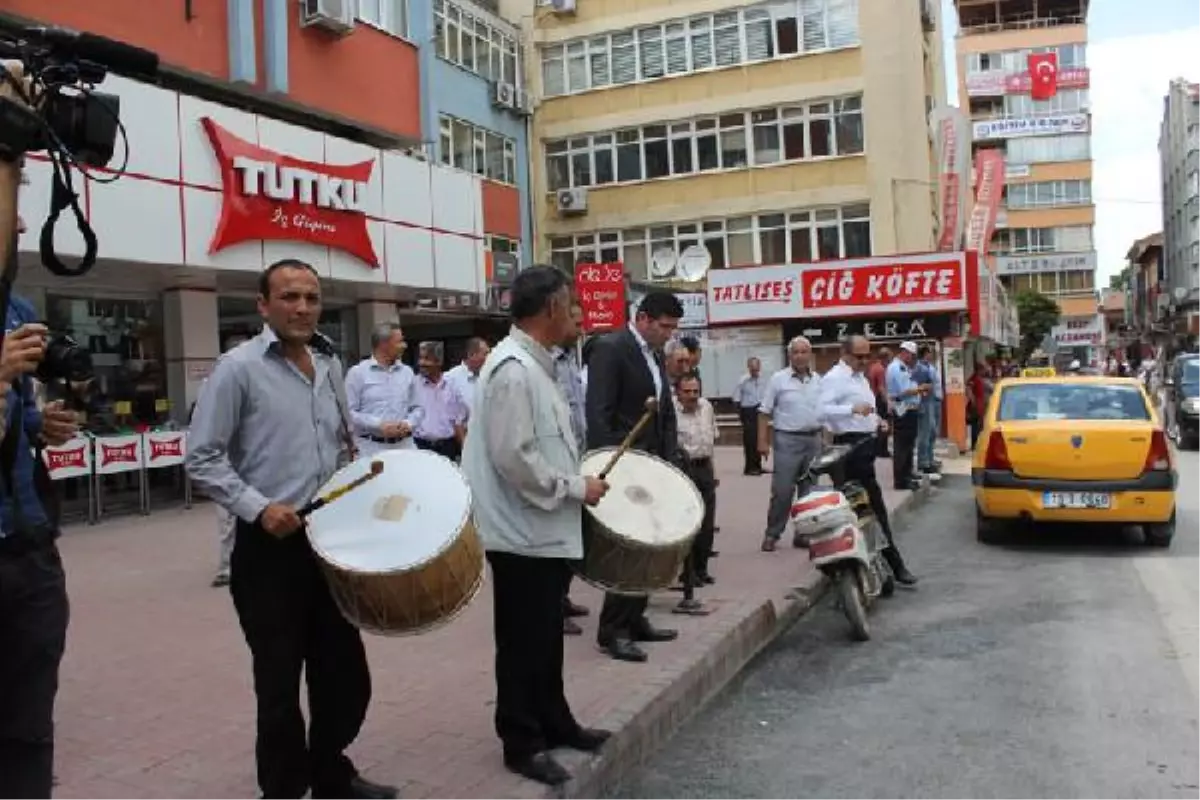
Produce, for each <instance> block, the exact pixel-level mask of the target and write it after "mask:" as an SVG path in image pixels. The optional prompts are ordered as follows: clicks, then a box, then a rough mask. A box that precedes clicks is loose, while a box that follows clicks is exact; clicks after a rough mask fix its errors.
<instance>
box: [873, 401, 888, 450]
mask: <svg viewBox="0 0 1200 800" xmlns="http://www.w3.org/2000/svg"><path fill="white" fill-rule="evenodd" d="M875 413H876V414H878V415H879V418H880V419H886V420H887V421H888V422H891V421H892V420H891V412H890V411H888V403H887V398H886V397H885V396H883V395H876V396H875ZM875 455H876V456H877V457H879V458H891V457H892V454H891V453H889V452H888V434H886V433H880V434H879V437H878V438H877V439H876V440H875Z"/></svg>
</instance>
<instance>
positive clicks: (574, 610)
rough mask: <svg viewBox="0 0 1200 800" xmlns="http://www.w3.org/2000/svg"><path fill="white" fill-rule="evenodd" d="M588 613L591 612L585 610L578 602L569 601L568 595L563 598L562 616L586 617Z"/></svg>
mask: <svg viewBox="0 0 1200 800" xmlns="http://www.w3.org/2000/svg"><path fill="white" fill-rule="evenodd" d="M590 613H591V612H590V611H588V610H587V607H586V606H581V605H579V604H578V603H573V602H571V599H570V598H569V597H568V598H567V599H565V600H563V615H564V616H567V617H586V616H587V615H588V614H590Z"/></svg>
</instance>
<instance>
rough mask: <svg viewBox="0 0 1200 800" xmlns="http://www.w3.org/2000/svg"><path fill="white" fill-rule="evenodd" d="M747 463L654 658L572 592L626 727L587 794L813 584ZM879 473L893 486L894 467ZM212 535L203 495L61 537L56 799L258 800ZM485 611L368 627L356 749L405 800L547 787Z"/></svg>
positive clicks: (606, 692) (236, 640)
mask: <svg viewBox="0 0 1200 800" xmlns="http://www.w3.org/2000/svg"><path fill="white" fill-rule="evenodd" d="M740 463H741V457H740V453H739V452H738V451H737V450H736V449H734V448H721V449H720V450H719V451H718V459H717V469H718V475H719V477H720V478H721V481H722V484H721V487H720V489H719V495H718V498H719V499H718V503H719V507H718V523H719V524H720V525H721V527H722V531H721V533H720V534H718V536H717V541H716V547H717V549H718V550H719V551H720V553H721V555H720V557H719V558H717V559H716V560H715V561H713V563H712V567H711V569H712V572H713V574H714V575H715V576H716V578H717V584H716V586H713V587H706V588H705V589H704V590H703V591H701V592H700V597H701V599H703V600H704V601H705V602H706V603H707V604H708V605H709V607H710V608H711V609H712V610H713V613H712V614H711V615H710V616H708V617H703V618H693V617H676V616H673V615H671V614H670V613H669V610H670V608H671V606H672V605H673V604H674V602H675V601H676V599H677V597H678V595H674V594H670V593H664V594H662V595H661V596H658V597H656V598H654V599H653V600H652V605H651V610H652V616H653V617H654V619H655V621H656V622H657V623H658V624H660V625H670V626H672V627H677V628H679V629H680V638H679V640H678V641H676V642H673V643H668V644H657V645H649V646H648V648H650V650H651V659H650V662H649V663H648V664H641V665H638V664H624V663H619V662H615V661H612V660H610V659H608V658H605V657H602V656H601V655H600V654H598V653H597V652H596V650H595V647H594V637H595V625H596V619H595V618H596V612H597V611H598V610H599V605H600V593H599V592H597V591H596V590H594V589H592V588H591V587H588V586H583V585H576V588H575V590H574V592H573V596H574V599H575V600H576V601H579V602H582V603H584V604H586V605H588V606H589V607H590V608H591V609H592V611H593V613H592V615H591V616H589V617H587V618H586V619H584V620H581V622H582V623H583V627H584V636H583V637H568V639H567V643H566V644H567V668H566V672H567V692H568V696H569V698H570V700H571V703H572V706H573V708H574V710H575V712H576V715H577V716H578V717H579V719H580V720H581V722H583V723H584V724H588V725H602V726H605V727H612V728H614V729H617V730H618V731H619V733H620V735H619V736H618V737H616V738H615V739H614V742H613V743H612V745H611V746H610V747H609V748H607V751H608V752H607V753H606V754H605V755H604V756H603V757H602V758H601V759H599V760H596V759H592V760H584V759H581V758H579V757H576V758H572V759H570V760H569V761H568V763H569V764H571V765H572V766H573V767H577V768H578V769H580V770H581V771H582V773H583V775H584V776H586V778H585V782H581V783H579V784H577V785H576V787H575V790H576V792H577V793H578V792H587V791H594V787H595V786H596V785H598V784H595V783H592V784H587V783H586V781H587V780H591V781H611V780H613V779H614V778H615V774H616V772H615V771H614V770H617V771H623V769H625V768H627V767H628V765H629V762H632V761H640V760H641V758H643V757H644V755H645V754H646V752H647V751H648V750H649V749H650V748H651V747H652V746H653V745H654V744H656V743H657V742H660V741H661V740H662V739H663V738H664V737H665V736H668V735H669V734H670V732H671V731H672V730H674V728H675V727H676V726H677V725H678V724H679V723H681V722H682V721H683V720H684V719H685V718H686V716H687V715H688V714H689V713H691V712H692V711H694V710H695V707H696V706H697V705H698V704H699V703H701V702H703V701H704V700H705V699H706V698H707V697H709V696H711V694H713V693H714V692H716V691H717V690H719V689H720V687H721V686H722V685H723V684H724V682H725V681H727V680H728V679H729V678H731V677H732V676H733V675H734V674H735V673H736V672H737V670H738V669H740V668H741V667H742V666H743V665H744V664H745V662H746V661H747V660H748V659H749V658H750V657H751V656H752V655H753V654H754V652H757V650H758V649H759V648H760V647H761V646H762V645H763V644H765V643H766V642H767V641H768V640H769V639H770V638H771V637H772V636H773V635H774V633H775V632H777V630H778V628H779V627H780V626H781V624H782V623H783V622H785V621H786V619H787V617H786V615H785V614H784V612H783V610H784V609H785V608H791V609H792V613H794V614H798V613H799V608H800V606H801V605H803V603H802V602H799V603H798V602H797V595H796V594H795V592H794V591H793V590H794V589H795V588H797V587H808V588H809V589H811V588H812V587H813V586H814V585H815V584H816V583H817V581H816V580H815V579H814V573H813V571H812V570H811V568H810V567H809V565H808V562H807V558H806V556H805V555H804V553H803V552H802V551H800V552H798V551H794V550H793V549H792V548H791V547H790V546H788V547H784V548H781V549H780V550H779V551H778V552H776V553H774V554H765V553H761V552H759V551H758V544H759V541H760V537H761V535H762V525H763V520H764V517H765V508H766V498H767V493H768V481H769V476H763V477H758V478H749V477H744V476H742V475H741V470H740ZM879 467H880V472H881V476H880V477H881V478H882V480H881V483H883V484H884V486H885V487H886V486H888V485H889V484H890V477H889V476H888V474H887V471H888V469H889V467H890V462H889V461H886V460H884V461H880V462H879ZM888 499H889V505H895V504H897V503H898V502H899V501H900V500H901V498H900V497H899V496H897V495H894V494H891V493H889V495H888ZM216 536H217V534H216V527H215V522H214V517H213V513H212V509H211V506H208V505H198V506H197V507H195V508H193V509H191V510H183V509H173V510H172V509H164V510H156V511H155V512H154V513H153V514H152V515H151V516H149V517H146V518H132V517H126V518H121V519H115V520H112V521H108V522H104V523H102V524H100V525H97V526H93V527H88V526H76V527H72V528H70V529H68V530H67V531H66V533H65V534H64V536H63V540H62V549H63V554H64V560H65V563H66V566H67V573H68V582H69V587H70V594H71V603H72V612H73V613H72V619H71V628H70V632H69V635H68V647H67V655H66V659H65V661H64V664H63V672H62V686H61V691H60V694H59V702H58V709H57V718H58V755H57V769H56V771H57V775H58V779H59V786H58V789H57V796H59V797H97V798H99V797H118V796H119V797H253V796H254V794H255V790H256V785H255V780H254V762H253V752H254V746H253V745H254V739H253V731H254V698H253V694H252V688H251V682H250V662H249V655H248V653H247V650H246V647H245V644H244V642H243V640H242V638H241V633H240V631H239V629H238V627H237V623H236V620H235V617H234V613H233V609H232V605H231V603H230V600H229V595H228V592H226V591H224V590H218V589H212V588H210V587H209V586H208V581H209V579H210V577H211V573H212V570H213V565H214V560H215V556H216ZM789 593H791V597H790V599H789ZM799 597H800V600H801V601H802V600H803V597H804V595H803V593H801V594H800V595H799ZM490 605H491V597H490V592H489V591H488V590H487V589H486V587H485V589H484V591H483V592H482V593H481V594H480V596H479V597H478V598H477V599H476V601H475V602H474V603H473V604H472V605H471V606H470V607H469V608H468V609H467V611H466V612H465V613H464V614H463V615H462V616H460V617H459V618H458V619H456V620H455V621H454V622H453V623H451V624H450V625H448V626H447V627H445V628H443V629H441V630H439V631H436V632H433V633H429V634H426V635H423V636H420V637H415V638H400V639H386V638H379V637H372V636H368V637H366V639H367V650H368V654H369V657H370V660H371V666H372V672H373V679H374V700H373V703H372V706H371V709H370V712H369V716H368V719H367V722H366V725H365V727H364V730H363V732H362V734H361V735H360V737H359V739H358V741H357V742H356V743H355V745H354V746H353V748H352V750H351V755H352V756H353V757H354V759H355V760H356V762H357V764H358V765H359V767H360V768H361V769H362V770H363V771H364V772H365V773H366V774H368V775H369V776H371V777H372V778H375V779H377V780H384V781H389V782H393V783H395V784H397V785H399V786H401V787H402V788H401V792H402V796H404V797H501V798H503V797H540V796H543V790H542V789H541V787H539V786H537V785H535V784H532V783H529V782H527V781H524V780H522V779H520V778H517V777H515V776H513V775H511V774H510V773H508V772H507V771H505V770H504V768H503V765H502V764H501V761H500V749H499V743H498V741H497V740H496V739H495V736H494V734H493V731H492V719H491V714H492V695H493V683H492V634H491V613H490V608H489V607H490ZM631 731H632V733H631ZM589 786H590V787H592V788H587V787H589Z"/></svg>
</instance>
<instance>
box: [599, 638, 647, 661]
mask: <svg viewBox="0 0 1200 800" xmlns="http://www.w3.org/2000/svg"><path fill="white" fill-rule="evenodd" d="M597 644H598V645H599V647H600V652H602V653H607V654H608V655H609V656H610V657H611V658H612V659H613V660H615V661H630V662H632V663H634V664H641V663H643V662H644V661H645V660H646V659H647V656H646V651H645V650H643V649H642V648H640V647H638V646H637V645H636V644H634V643H633V642H631V641H630V640H628V639H612V640H610V641H607V642H598V643H597Z"/></svg>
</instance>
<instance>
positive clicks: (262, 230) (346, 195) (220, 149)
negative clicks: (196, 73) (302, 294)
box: [201, 117, 379, 267]
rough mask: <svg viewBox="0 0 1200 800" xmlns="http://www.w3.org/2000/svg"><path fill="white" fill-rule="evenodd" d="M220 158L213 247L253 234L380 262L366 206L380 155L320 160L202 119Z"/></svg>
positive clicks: (374, 264)
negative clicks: (281, 150) (217, 218)
mask: <svg viewBox="0 0 1200 800" xmlns="http://www.w3.org/2000/svg"><path fill="white" fill-rule="evenodd" d="M201 122H202V124H203V125H204V131H205V132H206V133H207V134H208V139H209V141H210V142H211V143H212V147H213V151H214V152H215V153H216V155H217V161H218V162H219V163H220V165H221V220H220V222H218V223H217V230H216V232H215V233H213V238H212V243H211V244H210V245H209V251H210V252H214V253H215V252H216V251H218V250H221V249H223V248H226V247H229V246H231V245H235V244H240V243H241V242H249V241H264V240H286V241H295V242H304V243H306V244H315V245H319V246H322V247H332V248H334V249H337V250H341V251H343V252H346V253H349V254H350V255H352V256H354V257H355V258H358V259H359V260H361V261H363V262H365V263H366V264H367V265H369V266H371V267H378V266H379V258H378V256H376V255H375V247H374V246H373V245H372V244H371V237H370V236H369V235H368V234H367V216H366V213H365V209H364V205H365V202H366V197H367V183H368V182H369V181H370V180H371V171H372V169H373V168H374V167H375V162H374V161H362V162H360V163H358V164H350V165H332V164H318V163H316V162H313V161H303V160H301V159H299V158H292V157H291V156H285V155H282V154H280V153H276V152H274V151H273V150H267V149H266V148H264V147H259V146H258V145H256V144H251V143H250V142H247V141H245V140H244V139H240V138H238V137H237V136H234V135H233V134H232V133H230V132H229V131H227V130H225V129H224V128H222V127H221V126H220V125H218V124H217V123H215V122H213V121H212V120H211V119H209V118H207V117H205V118H204V119H203V120H201Z"/></svg>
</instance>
